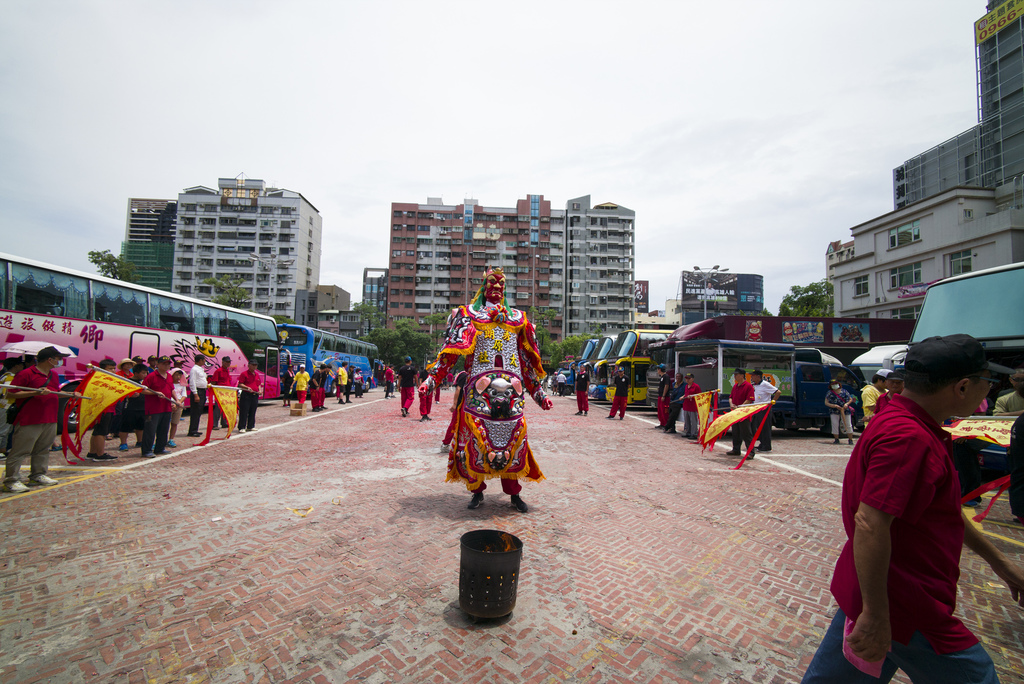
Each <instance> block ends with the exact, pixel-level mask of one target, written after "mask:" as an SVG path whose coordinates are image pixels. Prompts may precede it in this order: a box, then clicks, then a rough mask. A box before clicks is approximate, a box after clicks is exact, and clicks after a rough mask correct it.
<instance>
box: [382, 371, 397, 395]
mask: <svg viewBox="0 0 1024 684" xmlns="http://www.w3.org/2000/svg"><path fill="white" fill-rule="evenodd" d="M384 382H385V385H384V398H385V399H394V398H395V369H394V368H392V367H391V366H388V367H387V368H385V369H384Z"/></svg>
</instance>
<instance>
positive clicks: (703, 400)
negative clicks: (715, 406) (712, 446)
mask: <svg viewBox="0 0 1024 684" xmlns="http://www.w3.org/2000/svg"><path fill="white" fill-rule="evenodd" d="M717 395H718V390H711V391H710V392H701V393H700V394H694V395H693V396H692V397H690V398H691V399H693V402H694V403H695V404H696V405H697V435H698V437H699V438H703V437H704V433H705V432H707V429H708V422H709V420H708V418H710V417H711V403H712V401H714V399H715V397H716V396H717Z"/></svg>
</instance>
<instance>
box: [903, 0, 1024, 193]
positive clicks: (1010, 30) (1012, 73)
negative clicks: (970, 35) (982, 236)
mask: <svg viewBox="0 0 1024 684" xmlns="http://www.w3.org/2000/svg"><path fill="white" fill-rule="evenodd" d="M979 4H980V3H979ZM974 38H975V46H976V54H977V87H978V122H979V123H978V125H976V126H974V127H972V128H970V129H968V130H966V131H964V132H963V133H960V134H959V135H956V136H954V137H952V138H950V139H949V140H947V141H945V142H943V143H940V144H939V145H936V146H935V147H933V148H931V149H930V150H927V151H925V152H922V153H921V154H919V155H917V156H915V157H912V158H911V159H908V160H907V161H906V162H904V163H903V164H901V165H900V166H898V167H896V168H895V169H893V205H894V208H895V209H902V208H904V207H907V206H910V205H911V204H913V203H915V202H920V201H921V200H924V199H927V198H929V197H932V196H933V195H937V194H939V193H942V192H946V191H947V190H951V189H952V188H955V187H958V186H975V187H978V186H980V187H985V188H997V187H999V186H1002V185H1007V184H1009V185H1012V186H1013V189H1014V190H1015V191H1017V192H1019V193H1020V196H1021V198H1022V202H1024V48H1022V39H1024V5H1022V4H1021V2H1020V0H991V1H990V2H989V3H988V4H987V6H986V14H985V16H983V17H981V18H980V19H978V20H977V21H976V22H975V23H974Z"/></svg>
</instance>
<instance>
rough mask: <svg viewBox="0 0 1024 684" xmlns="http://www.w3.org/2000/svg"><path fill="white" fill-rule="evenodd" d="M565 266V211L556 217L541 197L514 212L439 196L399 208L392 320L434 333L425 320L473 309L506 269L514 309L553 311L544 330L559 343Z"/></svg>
mask: <svg viewBox="0 0 1024 684" xmlns="http://www.w3.org/2000/svg"><path fill="white" fill-rule="evenodd" d="M564 261H565V217H564V212H561V211H559V210H552V209H551V202H550V201H548V200H546V199H544V197H543V195H528V196H527V197H526V198H524V199H520V200H517V201H516V204H515V206H512V207H491V206H483V205H481V204H479V203H478V202H477V201H476V200H473V199H467V200H465V201H464V202H463V203H462V204H445V203H444V202H442V200H441V198H436V197H435V198H428V199H427V202H426V204H413V203H406V202H394V203H392V205H391V257H390V260H389V264H388V292H387V312H388V318H389V320H400V319H403V318H406V319H410V320H412V321H413V322H415V323H416V324H418V325H419V326H420V328H421V329H422V330H429V329H430V327H431V325H430V323H429V321H427V320H426V316H428V315H430V314H433V313H448V312H450V311H451V310H452V309H453V308H455V307H457V306H460V305H463V304H468V303H469V301H470V299H471V298H472V297H473V295H474V294H475V293H476V291H477V289H479V287H480V285H482V284H483V280H484V274H485V273H486V272H487V270H488V269H489V268H493V267H496V266H500V267H501V268H502V269H503V270H504V273H505V295H506V298H507V299H508V301H509V304H511V305H512V306H515V307H516V308H520V309H524V310H525V309H529V307H531V306H533V307H537V308H538V309H542V310H546V309H552V310H553V311H554V315H553V316H552V317H551V318H550V320H549V321H548V322H547V323H546V324H544V325H546V327H547V329H548V331H549V332H550V333H551V336H552V338H553V339H555V340H560V339H561V338H562V336H563V334H564V332H563V325H564V320H563V305H564V302H565V299H564V290H565V282H564V277H565V271H564V267H565V263H564ZM536 323H537V324H538V325H541V324H543V323H542V322H541V321H539V320H538V321H536Z"/></svg>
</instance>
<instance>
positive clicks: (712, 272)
mask: <svg viewBox="0 0 1024 684" xmlns="http://www.w3.org/2000/svg"><path fill="white" fill-rule="evenodd" d="M728 270H729V269H727V268H719V266H718V264H715V265H714V266H712V267H711V268H709V269H702V268H701V267H700V266H694V267H693V271H694V273H701V274H703V275H704V319H705V320H706V319H707V317H708V281H709V280H711V276H713V275H715V274H716V273H725V272H726V271H728Z"/></svg>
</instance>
